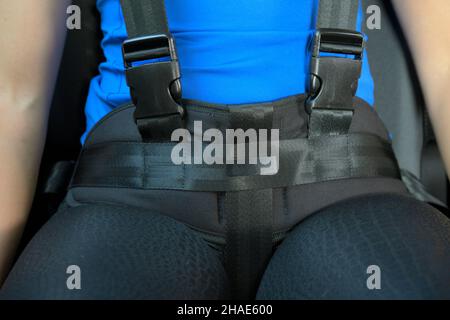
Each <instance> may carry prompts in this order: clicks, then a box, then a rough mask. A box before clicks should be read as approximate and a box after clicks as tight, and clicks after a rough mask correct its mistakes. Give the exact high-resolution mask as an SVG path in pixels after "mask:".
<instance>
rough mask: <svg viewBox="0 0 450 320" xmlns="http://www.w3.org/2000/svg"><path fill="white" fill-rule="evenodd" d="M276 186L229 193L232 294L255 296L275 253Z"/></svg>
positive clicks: (227, 260)
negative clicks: (273, 239) (274, 201)
mask: <svg viewBox="0 0 450 320" xmlns="http://www.w3.org/2000/svg"><path fill="white" fill-rule="evenodd" d="M272 192H273V191H272V189H266V190H252V191H241V192H228V193H226V194H225V202H224V217H225V223H226V238H227V242H226V247H225V265H226V269H227V271H228V273H229V279H230V283H231V291H232V295H233V297H234V298H236V299H253V298H254V294H255V292H256V290H257V289H258V285H259V282H260V280H261V277H262V275H263V273H264V270H265V268H266V266H267V263H268V261H269V259H270V256H271V254H272V246H273V244H272V234H273V226H272V223H273V216H272V204H273V202H272Z"/></svg>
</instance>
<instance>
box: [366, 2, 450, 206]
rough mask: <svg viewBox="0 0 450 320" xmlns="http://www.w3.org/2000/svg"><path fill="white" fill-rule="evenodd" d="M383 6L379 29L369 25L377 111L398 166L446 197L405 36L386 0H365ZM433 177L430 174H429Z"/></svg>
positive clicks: (435, 193) (445, 189)
mask: <svg viewBox="0 0 450 320" xmlns="http://www.w3.org/2000/svg"><path fill="white" fill-rule="evenodd" d="M362 3H363V8H367V7H368V6H370V5H377V6H379V7H380V9H381V29H380V30H376V29H375V30H369V29H368V28H367V26H366V24H364V30H363V31H364V32H365V33H366V34H367V35H368V37H369V41H368V44H367V46H368V48H367V50H368V56H369V61H370V66H371V70H372V75H373V77H374V81H375V105H376V108H377V112H378V114H379V115H380V117H381V119H382V120H383V122H384V123H385V125H386V127H387V128H388V130H389V131H390V133H391V134H392V138H393V146H394V151H395V154H396V156H397V159H398V161H399V164H400V167H401V168H402V169H404V170H408V171H409V172H411V173H412V174H414V175H415V176H417V177H418V178H421V180H422V182H423V183H424V184H425V187H426V189H427V190H428V191H429V192H431V193H433V195H434V196H436V197H438V198H439V199H440V200H441V201H444V202H446V200H447V178H446V176H445V171H444V169H443V164H442V161H441V159H440V155H439V153H438V151H437V148H436V144H435V140H434V139H433V134H432V132H431V130H432V129H431V127H430V126H429V125H425V124H428V122H427V121H426V120H427V118H426V108H425V102H424V99H423V95H422V91H421V88H420V84H419V80H418V77H417V74H416V71H415V67H414V63H413V61H412V57H411V55H410V51H409V48H408V46H407V43H406V40H405V38H404V36H403V33H402V31H401V27H400V25H399V22H398V20H397V17H396V15H395V12H394V10H393V8H392V5H391V3H390V1H383V0H363V1H362ZM430 177H432V178H430Z"/></svg>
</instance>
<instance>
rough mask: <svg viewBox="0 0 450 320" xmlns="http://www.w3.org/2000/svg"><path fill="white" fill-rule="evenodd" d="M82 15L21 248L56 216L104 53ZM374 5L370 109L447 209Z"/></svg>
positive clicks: (405, 80) (438, 170) (427, 132)
mask: <svg viewBox="0 0 450 320" xmlns="http://www.w3.org/2000/svg"><path fill="white" fill-rule="evenodd" d="M73 4H75V5H78V6H79V7H80V8H81V12H82V29H81V30H71V31H69V32H68V36H67V39H66V45H65V50H64V54H63V58H62V62H61V67H60V73H59V77H58V80H57V85H56V88H55V94H54V97H53V103H52V107H51V112H50V120H49V129H48V136H47V142H46V147H45V152H44V157H43V161H42V165H41V171H40V178H39V182H38V188H37V191H36V196H35V200H34V204H33V208H32V210H31V214H30V220H29V223H28V226H27V228H26V231H25V236H24V239H23V244H26V243H27V242H28V240H29V239H30V238H31V237H32V236H33V235H34V234H35V232H36V231H37V230H38V229H39V228H40V227H41V226H42V224H43V223H45V222H46V221H47V220H48V218H49V217H50V216H51V215H52V214H53V213H54V212H55V211H56V209H57V207H58V205H59V203H60V201H61V200H62V199H63V198H64V195H65V191H66V187H67V184H68V181H69V179H70V177H71V173H72V169H73V164H74V162H75V161H76V159H77V156H78V153H79V151H80V148H81V145H80V137H81V134H82V133H83V131H84V128H85V123H84V122H85V121H84V105H85V101H86V96H87V93H88V89H89V82H90V80H91V79H92V78H93V77H94V76H95V75H96V74H97V73H98V65H99V63H100V62H101V61H102V59H104V58H103V56H102V53H101V48H100V41H101V38H102V34H101V30H100V20H99V19H100V17H99V14H98V12H97V10H96V5H95V0H74V1H73ZM369 5H377V6H379V7H380V8H381V14H382V15H381V19H382V21H381V30H368V29H367V28H365V29H364V32H365V33H366V34H367V35H368V36H369V42H368V55H369V61H370V64H371V69H372V74H373V76H374V80H375V101H376V102H375V104H376V106H377V110H378V113H379V115H380V117H381V118H382V120H383V121H384V123H385V125H386V127H387V128H388V130H389V131H390V132H391V134H392V138H393V146H394V151H395V153H396V157H397V159H398V161H399V165H400V167H401V169H403V170H406V171H408V172H410V173H411V174H412V175H414V176H416V177H417V178H418V179H420V180H421V182H422V183H423V184H424V186H425V188H426V189H427V191H429V192H430V193H431V194H432V195H434V196H435V197H436V198H438V199H439V200H441V201H442V202H443V203H445V204H447V194H448V180H447V177H446V175H445V171H444V167H443V164H442V161H441V159H440V155H439V152H438V149H437V146H436V140H435V138H434V134H433V132H432V128H431V126H430V122H429V120H428V117H427V114H426V109H425V103H424V99H423V97H422V94H420V92H421V91H420V89H419V81H418V78H417V75H416V72H415V69H414V65H413V62H412V59H411V56H410V53H409V50H408V47H407V45H406V41H405V38H404V37H403V34H402V32H401V29H400V26H399V23H398V21H397V18H396V16H395V14H394V11H393V8H392V5H391V4H390V2H389V1H382V0H363V7H364V8H367V7H368V6H369Z"/></svg>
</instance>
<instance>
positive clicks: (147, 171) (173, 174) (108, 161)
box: [72, 133, 400, 192]
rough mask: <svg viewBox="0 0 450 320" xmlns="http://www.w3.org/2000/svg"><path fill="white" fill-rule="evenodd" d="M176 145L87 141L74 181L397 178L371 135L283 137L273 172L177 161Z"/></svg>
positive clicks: (233, 187)
mask: <svg viewBox="0 0 450 320" xmlns="http://www.w3.org/2000/svg"><path fill="white" fill-rule="evenodd" d="M174 147H175V143H151V144H146V143H137V142H136V143H124V142H116V143H107V144H99V145H91V146H89V147H88V148H85V149H84V151H83V154H82V156H81V157H80V161H79V164H78V169H77V170H76V174H75V176H74V178H73V181H72V186H73V187H80V186H82V187H115V188H116V187H123V188H138V189H156V190H181V191H217V192H219V191H223V192H227V191H243V190H259V189H268V188H278V187H288V186H295V185H301V184H308V183H314V182H324V181H331V180H339V179H348V178H352V177H358V178H366V177H390V178H399V177H400V174H399V169H398V166H397V163H396V161H395V157H394V155H393V153H392V150H391V147H390V145H389V144H388V142H386V141H383V140H382V139H381V138H379V137H377V136H375V135H370V134H356V133H355V134H349V135H342V136H335V137H333V136H319V137H314V138H310V139H302V138H299V139H292V140H282V141H280V143H279V159H278V163H277V164H276V165H277V168H278V173H277V174H274V175H261V172H262V171H263V170H264V169H266V168H265V167H264V166H263V165H261V164H260V163H258V164H242V165H240V164H233V165H206V164H198V165H187V164H182V165H175V164H174V163H173V162H172V160H171V153H172V150H173V148H174ZM248 147H249V145H248V144H247V145H246V148H248ZM246 150H248V149H246Z"/></svg>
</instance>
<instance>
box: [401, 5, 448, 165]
mask: <svg viewBox="0 0 450 320" xmlns="http://www.w3.org/2000/svg"><path fill="white" fill-rule="evenodd" d="M393 2H394V6H395V8H396V11H397V14H398V16H399V18H400V21H401V24H402V26H403V29H404V32H405V34H406V37H407V39H408V42H409V44H410V47H411V50H412V53H413V56H414V61H415V63H416V67H417V70H418V73H419V77H420V80H421V82H422V87H423V89H424V94H425V99H426V102H427V106H428V111H429V113H430V117H431V121H432V123H433V127H434V130H435V132H436V136H437V140H438V144H439V147H440V150H441V153H442V156H443V158H444V162H445V165H446V168H447V172H448V173H450V25H449V18H450V1H448V0H430V1H417V0H394V1H393Z"/></svg>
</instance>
